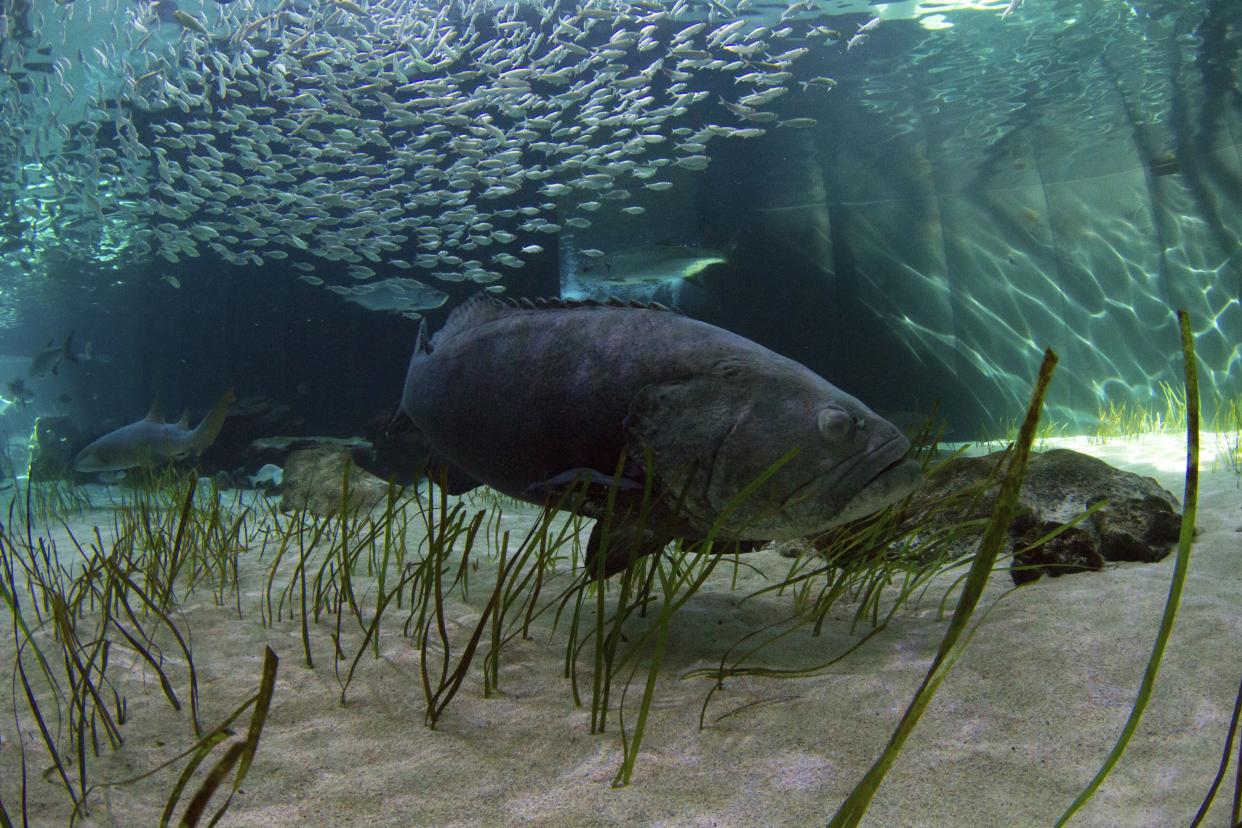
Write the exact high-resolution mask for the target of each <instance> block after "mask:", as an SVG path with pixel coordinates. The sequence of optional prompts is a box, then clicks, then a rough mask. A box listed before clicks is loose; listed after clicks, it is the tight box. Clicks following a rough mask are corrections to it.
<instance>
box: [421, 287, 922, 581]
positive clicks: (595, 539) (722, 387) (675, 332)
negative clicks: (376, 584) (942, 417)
mask: <svg viewBox="0 0 1242 828" xmlns="http://www.w3.org/2000/svg"><path fill="white" fill-rule="evenodd" d="M401 413H403V414H404V415H405V416H406V417H407V418H408V419H409V420H410V421H411V422H412V424H413V426H414V429H415V430H416V431H417V435H418V436H419V438H420V439H421V441H422V442H424V443H425V445H426V446H427V448H428V449H429V450H430V453H431V455H432V457H433V458H435V466H433V470H432V472H433V476H434V475H435V474H437V473H438V470H439V468H443V470H444V472H445V480H446V481H447V482H448V487H449V488H450V490H451V491H457V492H460V491H466V490H468V489H469V488H473V487H474V486H477V485H481V484H487V485H489V486H491V487H493V488H495V489H498V490H499V491H501V492H504V493H505V494H508V495H510V496H512V497H516V498H519V499H522V500H526V501H529V502H533V503H544V502H548V501H549V500H550V499H554V498H555V497H557V496H558V495H559V494H560V493H562V492H564V491H565V489H566V488H567V487H568V486H570V485H572V484H574V483H575V482H579V481H583V480H585V481H586V483H587V484H588V487H587V498H586V502H585V503H584V504H582V505H581V506H580V507H579V511H581V512H582V513H583V514H585V515H588V516H591V517H599V516H600V515H601V514H602V511H603V504H604V502H605V501H604V498H605V497H606V495H607V490H608V488H609V485H610V484H611V483H612V480H613V475H614V472H615V471H616V470H617V468H618V464H619V463H620V462H621V460H622V458H623V457H624V465H623V466H622V467H621V474H620V478H619V481H618V491H617V501H616V504H615V510H614V512H613V517H612V520H611V523H610V529H609V538H610V542H609V547H608V549H609V553H608V556H607V559H606V561H605V562H604V572H605V574H606V575H607V574H612V573H613V572H616V571H619V570H620V569H622V568H624V566H625V563H626V560H627V558H628V556H630V555H639V554H648V553H651V552H655V551H658V550H659V549H660V548H662V547H663V546H664V545H665V544H666V543H667V542H668V541H669V540H671V539H673V538H684V539H689V540H694V539H701V538H703V537H705V536H707V535H708V534H709V533H710V532H711V531H712V528H713V526H717V527H718V529H719V532H718V534H717V535H716V536H715V537H716V538H717V539H718V540H721V541H767V540H782V539H792V538H798V537H803V536H807V535H813V534H817V533H819V532H822V531H823V530H825V529H827V528H829V527H831V526H834V525H836V524H839V523H842V522H845V521H849V520H853V519H856V518H859V517H862V516H864V515H867V514H870V513H872V512H874V511H876V510H878V509H880V508H882V507H883V506H885V505H887V504H889V503H891V502H893V501H895V500H897V499H900V498H901V497H903V496H905V495H906V494H908V493H909V492H910V491H912V490H913V489H914V487H915V486H916V485H917V484H918V482H919V479H920V470H919V466H918V464H917V463H915V462H914V461H912V460H908V459H906V454H907V452H908V450H909V448H910V443H909V441H908V440H907V439H906V437H905V436H904V435H903V434H902V433H901V432H900V431H899V430H898V429H897V428H896V427H895V426H893V425H892V424H891V423H889V422H887V421H886V420H884V419H882V418H880V417H878V416H877V415H876V414H875V413H873V412H872V411H871V410H870V409H869V408H867V407H866V406H865V405H863V404H862V403H861V402H859V401H858V400H857V399H855V398H854V397H852V396H850V395H849V394H846V393H845V392H844V391H841V390H840V389H838V388H836V387H835V386H833V385H831V384H830V383H828V382H827V381H826V380H824V379H823V378H822V377H820V376H818V375H817V374H815V373H813V372H812V371H811V370H810V369H808V368H806V367H805V366H803V365H801V364H799V363H797V362H794V361H793V360H790V359H787V358H785V357H783V356H780V355H779V354H776V353H774V352H772V351H770V350H768V349H767V348H764V347H763V346H761V345H759V344H757V343H755V342H752V341H750V340H748V339H745V338H743V337H741V336H738V335H736V334H733V333H730V332H729V331H726V330H723V329H721V328H717V327H715V326H713V325H708V324H706V323H703V322H699V321H696V320H693V319H690V318H688V317H685V316H682V315H681V314H679V313H675V312H673V311H669V310H668V309H666V308H663V307H662V306H626V305H621V304H619V303H612V304H610V303H589V302H588V303H569V302H563V301H560V300H541V301H539V302H537V303H532V302H530V300H522V301H519V302H517V303H509V302H505V301H502V300H497V299H494V298H491V297H488V296H486V295H478V296H475V297H474V298H472V299H471V300H469V301H468V302H466V303H465V304H463V305H462V306H460V307H458V308H457V309H456V310H454V312H453V313H452V314H451V315H450V316H449V319H448V321H447V322H446V323H445V325H444V327H443V328H441V329H440V331H438V332H437V333H436V335H435V336H434V337H432V338H431V339H430V340H428V338H427V333H426V325H425V323H424V325H423V327H422V328H421V329H420V331H419V336H418V341H417V344H416V346H415V349H414V355H413V357H412V358H411V359H410V365H409V369H408V371H407V373H406V378H405V388H404V391H403V395H402V400H401ZM791 450H796V454H794V456H793V457H792V459H789V460H788V461H787V462H786V463H784V465H781V466H780V467H779V468H778V469H777V471H776V472H775V473H774V474H772V476H771V477H770V478H769V479H767V480H766V481H765V482H764V483H763V484H762V485H760V486H759V487H758V488H757V489H756V490H755V491H754V492H753V494H752V495H751V496H750V497H749V498H746V499H744V500H743V501H742V502H741V503H740V504H736V503H733V501H734V500H735V499H736V498H737V497H738V495H739V494H740V493H741V492H742V491H743V489H745V488H746V487H747V486H748V485H750V484H751V483H752V482H753V481H755V480H756V479H757V478H758V477H759V476H760V475H762V474H763V473H765V472H766V471H768V470H770V469H771V468H772V467H773V466H774V464H776V463H778V462H779V461H780V460H781V459H782V457H783V456H784V455H786V453H788V452H790V451H791ZM437 467H438V468H437ZM648 475H650V477H651V479H652V482H653V483H654V488H655V490H656V491H657V492H663V493H664V494H662V495H660V496H658V497H657V498H656V500H655V501H654V503H653V504H652V505H651V508H650V510H649V511H648V512H647V513H646V515H645V522H644V523H642V524H641V526H640V523H639V520H638V514H639V505H640V503H641V499H642V496H643V489H644V486H645V485H646V483H647V479H648ZM683 489H684V491H683ZM673 491H676V492H677V493H678V494H677V496H681V497H684V502H683V503H682V504H681V507H680V508H677V504H676V503H675V501H676V499H677V496H674V495H673V494H671V492H673ZM731 504H732V506H731ZM600 532H601V528H600V525H599V524H597V526H596V528H595V530H594V531H593V533H592V535H591V540H590V543H589V544H588V558H587V560H588V566H592V565H595V561H597V560H598V550H599V549H600V548H601V538H600Z"/></svg>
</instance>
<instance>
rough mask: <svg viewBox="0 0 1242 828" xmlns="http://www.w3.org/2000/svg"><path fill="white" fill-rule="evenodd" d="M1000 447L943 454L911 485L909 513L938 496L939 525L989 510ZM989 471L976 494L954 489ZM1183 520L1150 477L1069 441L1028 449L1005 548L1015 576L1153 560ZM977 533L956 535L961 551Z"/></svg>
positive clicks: (996, 488)
mask: <svg viewBox="0 0 1242 828" xmlns="http://www.w3.org/2000/svg"><path fill="white" fill-rule="evenodd" d="M1004 454H1005V453H1004V452H996V453H993V454H988V455H985V456H983V457H958V458H954V459H952V460H950V461H948V462H947V463H946V464H945V465H944V466H942V467H941V468H940V469H939V470H938V471H937V472H935V473H934V474H932V475H930V476H929V477H928V479H927V481H926V482H925V483H924V484H923V486H922V487H921V488H920V489H919V490H918V492H916V493H915V495H914V497H913V499H912V502H911V505H912V507H913V508H912V511H913V513H915V514H919V513H922V512H923V511H924V510H927V509H929V507H932V506H935V505H937V504H941V508H938V509H931V511H932V513H933V514H934V522H935V524H937V525H943V526H947V525H950V524H953V523H956V522H959V521H963V520H970V519H974V518H987V517H989V516H990V515H991V514H992V510H993V508H994V507H995V505H996V498H997V495H998V494H999V491H1000V473H1001V471H1003V469H998V468H997V466H998V464H999V463H1000V462H1001V461H1002V459H1003V457H1004ZM989 478H991V479H992V482H991V483H990V484H989V485H988V486H987V488H986V490H985V491H984V492H983V493H982V494H981V495H980V496H979V497H975V498H963V497H960V493H962V492H963V491H964V490H966V489H968V488H969V487H971V486H975V485H979V484H982V483H984V482H986V481H987V480H988V479H989ZM955 495H959V496H956V497H955ZM1101 499H1107V500H1108V505H1106V506H1103V507H1101V508H1100V510H1099V511H1097V512H1095V513H1094V514H1092V515H1091V516H1090V517H1089V518H1087V519H1086V520H1084V521H1082V522H1081V523H1079V524H1078V525H1077V526H1074V527H1073V528H1070V529H1067V530H1065V531H1063V532H1062V533H1061V534H1059V535H1058V536H1057V537H1055V538H1053V539H1051V540H1049V541H1046V542H1044V543H1043V544H1041V545H1039V546H1037V547H1035V548H1033V549H1025V547H1027V546H1029V545H1031V544H1032V543H1034V542H1035V541H1037V540H1039V539H1040V538H1041V537H1043V536H1045V535H1046V534H1048V533H1049V532H1051V531H1053V530H1054V529H1056V528H1057V527H1060V526H1064V525H1065V524H1067V523H1069V522H1070V521H1071V520H1073V518H1074V517H1076V516H1078V515H1080V514H1082V512H1084V511H1085V510H1087V509H1088V508H1090V507H1091V506H1092V505H1094V504H1095V503H1097V502H1098V501H1100V500H1101ZM1181 525H1182V518H1181V512H1180V506H1179V504H1178V501H1177V498H1176V497H1174V496H1173V495H1172V494H1170V493H1169V492H1167V491H1165V490H1164V489H1162V488H1161V487H1160V485H1159V484H1157V483H1156V481H1155V480H1153V479H1152V478H1150V477H1140V476H1139V475H1137V474H1133V473H1131V472H1127V471H1122V470H1121V469H1117V468H1114V467H1113V466H1110V465H1108V464H1107V463H1105V462H1104V461H1102V460H1098V459H1096V458H1094V457H1091V456H1089V455H1086V454H1082V453H1080V452H1076V451H1071V450H1069V449H1053V450H1051V451H1046V452H1042V453H1036V454H1032V455H1031V460H1030V463H1029V465H1028V466H1027V474H1026V479H1025V480H1024V481H1023V483H1022V489H1021V491H1020V493H1019V497H1018V505H1017V508H1016V511H1015V514H1014V519H1013V521H1012V523H1011V524H1010V526H1009V541H1008V547H1007V550H1006V551H1007V552H1017V554H1016V555H1015V556H1014V559H1013V563H1012V566H1011V568H1010V575H1011V577H1012V578H1013V580H1014V582H1015V583H1019V584H1021V583H1025V582H1027V581H1033V580H1035V579H1037V578H1039V577H1040V575H1043V574H1048V575H1052V576H1057V575H1063V574H1066V573H1069V572H1081V571H1084V570H1099V569H1101V568H1103V566H1104V564H1105V563H1106V562H1111V561H1143V562H1151V561H1158V560H1161V559H1162V558H1164V557H1165V556H1166V555H1167V554H1169V552H1170V551H1171V550H1172V548H1173V546H1174V544H1176V543H1177V539H1178V534H1179V532H1180V531H1181ZM981 533H982V530H981V529H980V530H977V531H974V532H973V533H972V534H970V535H969V536H968V537H963V538H962V539H961V540H960V541H959V542H958V543H960V545H961V552H962V554H966V553H968V552H972V551H973V548H974V546H975V544H976V543H977V542H978V537H979V535H980V534H981Z"/></svg>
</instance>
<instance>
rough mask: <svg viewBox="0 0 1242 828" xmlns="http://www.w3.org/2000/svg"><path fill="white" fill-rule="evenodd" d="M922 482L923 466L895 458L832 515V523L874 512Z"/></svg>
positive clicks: (893, 501) (839, 522) (908, 492)
mask: <svg viewBox="0 0 1242 828" xmlns="http://www.w3.org/2000/svg"><path fill="white" fill-rule="evenodd" d="M922 482H923V469H922V467H921V466H920V465H919V464H918V462H917V461H915V460H906V459H902V460H896V461H894V462H892V463H890V464H889V465H887V466H885V467H884V468H883V469H881V470H880V473H879V474H877V475H876V476H875V477H873V478H871V480H869V481H867V484H866V485H865V486H863V487H862V489H861V490H860V491H859V492H858V494H856V495H854V497H852V498H851V499H850V501H849V503H846V504H845V508H843V509H842V510H841V511H840V513H839V514H837V516H836V517H835V518H833V521H832V522H833V525H839V524H842V523H848V522H850V521H851V520H857V519H858V518H861V517H866V516H867V515H870V514H872V513H874V512H878V511H880V510H881V509H883V508H884V507H885V506H888V505H889V504H890V503H896V502H897V501H898V500H901V499H902V498H903V497H905V496H906V495H908V494H910V492H912V491H914V490H915V489H917V488H918V487H919V484H920V483H922Z"/></svg>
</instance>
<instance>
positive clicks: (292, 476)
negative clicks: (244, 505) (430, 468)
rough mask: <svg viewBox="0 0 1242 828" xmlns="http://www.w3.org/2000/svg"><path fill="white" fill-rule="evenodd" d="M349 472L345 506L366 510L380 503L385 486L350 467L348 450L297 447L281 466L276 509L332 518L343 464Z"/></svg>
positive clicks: (385, 493) (336, 508)
mask: <svg viewBox="0 0 1242 828" xmlns="http://www.w3.org/2000/svg"><path fill="white" fill-rule="evenodd" d="M347 462H350V463H351V468H350V470H349V507H350V509H351V510H370V509H373V508H375V507H376V506H379V505H380V504H382V503H384V502H385V500H386V499H387V497H388V484H387V483H385V482H384V481H383V480H380V479H379V478H378V477H376V476H375V475H373V474H371V473H370V472H368V471H366V470H364V469H360V468H358V466H357V465H356V464H352V457H351V454H350V450H349V449H348V448H346V447H343V446H330V445H320V446H313V447H310V448H300V449H297V450H295V451H294V452H293V453H292V454H290V455H289V457H288V460H286V462H285V467H284V480H283V486H282V492H283V494H282V496H281V502H280V508H281V510H282V511H285V512H292V511H297V510H298V509H307V510H309V511H311V512H313V513H314V514H317V515H321V516H327V515H334V514H336V513H337V512H338V511H340V508H341V482H342V479H343V476H344V473H345V464H346V463H347Z"/></svg>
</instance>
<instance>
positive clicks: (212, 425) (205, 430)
mask: <svg viewBox="0 0 1242 828" xmlns="http://www.w3.org/2000/svg"><path fill="white" fill-rule="evenodd" d="M235 399H237V396H236V395H235V394H234V393H233V389H232V387H229V388H228V389H227V390H226V391H225V392H224V393H223V394H221V395H220V399H218V400H216V404H215V405H213V406H212V407H211V410H210V411H208V412H207V416H206V417H203V419H202V422H200V423H199V424H198V426H197V427H196V428H195V429H194V437H193V440H192V441H191V447H192V449H193V451H194V453H195V454H202V453H203V452H204V451H206V450H207V448H208V446H210V445H211V444H212V443H214V442H215V441H216V438H217V437H219V436H220V429H221V428H222V427H223V426H224V418H225V417H227V416H228V414H229V406H230V405H232V404H233V400H235Z"/></svg>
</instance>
